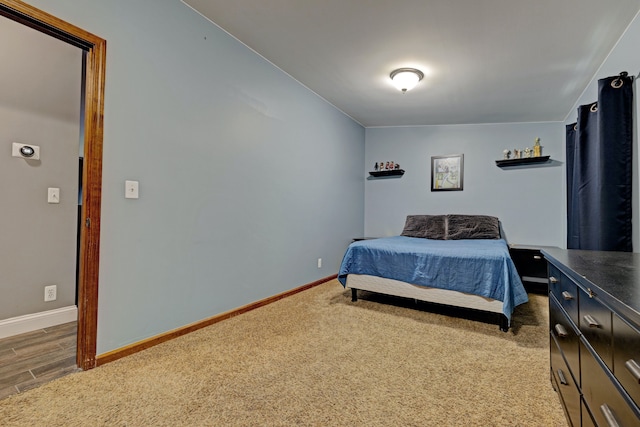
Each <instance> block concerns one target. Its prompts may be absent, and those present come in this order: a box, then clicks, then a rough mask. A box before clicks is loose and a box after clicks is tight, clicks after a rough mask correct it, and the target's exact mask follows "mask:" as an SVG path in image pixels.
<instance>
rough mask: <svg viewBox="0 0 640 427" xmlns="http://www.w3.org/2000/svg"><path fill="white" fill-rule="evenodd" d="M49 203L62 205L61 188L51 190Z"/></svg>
mask: <svg viewBox="0 0 640 427" xmlns="http://www.w3.org/2000/svg"><path fill="white" fill-rule="evenodd" d="M47 202H48V203H60V189H59V188H51V187H50V188H49V189H48V191H47Z"/></svg>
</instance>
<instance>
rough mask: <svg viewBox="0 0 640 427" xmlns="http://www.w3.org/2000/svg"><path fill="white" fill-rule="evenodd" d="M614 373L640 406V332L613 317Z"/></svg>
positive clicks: (618, 318)
mask: <svg viewBox="0 0 640 427" xmlns="http://www.w3.org/2000/svg"><path fill="white" fill-rule="evenodd" d="M613 355H614V358H613V373H614V374H615V376H616V378H617V379H618V381H620V384H622V387H624V389H625V390H626V391H627V393H628V394H629V396H631V398H632V399H633V400H634V401H635V403H636V405H640V332H638V331H637V330H636V329H635V328H634V327H632V326H630V325H629V324H627V323H626V322H625V321H623V320H622V319H621V318H620V317H618V316H616V315H615V314H614V315H613Z"/></svg>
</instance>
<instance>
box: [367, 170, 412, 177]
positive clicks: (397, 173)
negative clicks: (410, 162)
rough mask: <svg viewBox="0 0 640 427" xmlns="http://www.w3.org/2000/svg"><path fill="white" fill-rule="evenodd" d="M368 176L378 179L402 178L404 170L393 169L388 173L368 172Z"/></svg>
mask: <svg viewBox="0 0 640 427" xmlns="http://www.w3.org/2000/svg"><path fill="white" fill-rule="evenodd" d="M369 175H371V176H375V177H376V178H377V177H380V176H402V175H404V169H393V170H389V171H373V172H369Z"/></svg>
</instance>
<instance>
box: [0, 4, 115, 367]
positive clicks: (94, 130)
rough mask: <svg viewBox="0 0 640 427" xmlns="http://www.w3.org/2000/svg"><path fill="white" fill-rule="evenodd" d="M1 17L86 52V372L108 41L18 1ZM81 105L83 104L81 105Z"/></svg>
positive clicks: (92, 333)
mask: <svg viewBox="0 0 640 427" xmlns="http://www.w3.org/2000/svg"><path fill="white" fill-rule="evenodd" d="M0 15H2V16H5V17H7V18H9V19H12V20H14V21H16V22H19V23H21V24H24V25H27V26H28V27H31V28H33V29H35V30H38V31H41V32H43V33H45V34H48V35H50V36H52V37H55V38H57V39H60V40H62V41H64V42H66V43H69V44H72V45H74V46H76V47H79V48H81V49H82V50H83V51H85V55H84V58H85V66H86V79H85V86H84V88H83V89H84V94H85V105H84V170H83V172H82V181H83V191H82V211H81V212H82V213H81V218H80V219H81V221H82V222H81V224H82V225H83V226H82V227H80V229H81V231H80V253H79V254H78V262H79V263H80V265H79V274H78V334H77V335H78V338H77V339H78V342H77V344H78V345H77V351H76V363H77V364H78V367H80V368H81V369H83V370H87V369H92V368H94V367H95V366H96V342H97V330H98V275H99V269H98V265H99V264H98V263H99V257H100V202H101V195H102V142H103V133H104V132H103V124H104V80H105V68H106V48H107V42H106V40H104V39H102V38H100V37H97V36H95V35H93V34H91V33H89V32H87V31H84V30H83V29H81V28H78V27H76V26H74V25H72V24H69V23H67V22H65V21H63V20H61V19H58V18H56V17H55V16H52V15H49V14H48V13H46V12H43V11H41V10H39V9H36V8H34V7H33V6H30V5H28V4H26V3H24V2H22V1H19V0H0ZM78 102H80V100H78Z"/></svg>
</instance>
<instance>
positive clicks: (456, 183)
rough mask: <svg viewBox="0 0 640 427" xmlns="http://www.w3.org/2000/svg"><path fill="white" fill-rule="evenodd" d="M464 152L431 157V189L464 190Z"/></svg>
mask: <svg viewBox="0 0 640 427" xmlns="http://www.w3.org/2000/svg"><path fill="white" fill-rule="evenodd" d="M463 184H464V154H450V155H447V156H432V157H431V191H462V189H463Z"/></svg>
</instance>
